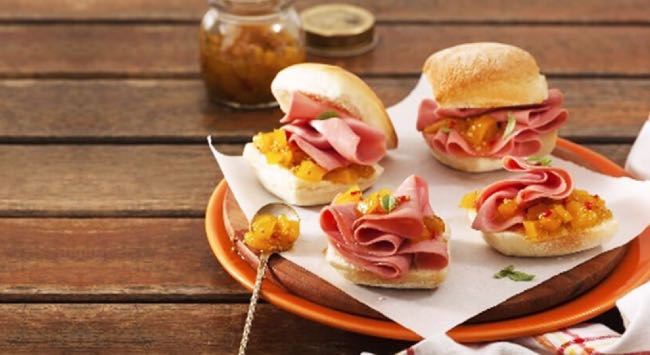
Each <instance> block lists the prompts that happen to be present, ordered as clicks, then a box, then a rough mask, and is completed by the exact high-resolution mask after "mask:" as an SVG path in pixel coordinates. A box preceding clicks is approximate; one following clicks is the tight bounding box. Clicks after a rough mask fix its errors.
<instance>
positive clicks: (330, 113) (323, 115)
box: [316, 111, 340, 120]
mask: <svg viewBox="0 0 650 355" xmlns="http://www.w3.org/2000/svg"><path fill="white" fill-rule="evenodd" d="M339 116H340V115H339V114H338V113H336V112H334V111H325V112H321V113H320V114H318V116H316V119H317V120H326V119H328V118H332V117H339Z"/></svg>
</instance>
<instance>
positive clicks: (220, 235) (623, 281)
mask: <svg viewBox="0 0 650 355" xmlns="http://www.w3.org/2000/svg"><path fill="white" fill-rule="evenodd" d="M558 146H561V147H563V148H565V149H567V150H569V151H571V152H573V153H575V154H577V155H578V156H580V157H581V158H582V159H584V161H587V162H589V163H591V164H592V165H593V166H595V167H597V168H598V169H599V170H600V171H602V172H603V173H605V174H609V175H612V176H624V175H626V173H625V171H624V170H623V169H621V167H619V166H618V165H616V164H615V163H614V162H612V161H610V160H608V159H607V158H605V157H603V156H601V155H599V154H598V153H595V152H593V151H591V150H589V149H587V148H584V147H582V146H579V145H577V144H574V143H571V142H569V141H567V140H564V139H559V140H558ZM226 189H227V185H226V182H225V180H224V181H221V182H220V183H219V185H218V186H217V188H216V189H215V190H214V193H213V194H212V197H211V198H210V202H209V203H208V208H207V211H206V218H205V228H206V232H207V235H208V241H209V242H210V247H211V248H212V251H213V252H214V254H215V255H216V256H217V259H218V260H219V262H220V263H221V265H222V266H223V267H224V269H226V271H227V272H228V273H229V274H230V275H231V276H232V277H233V278H234V279H235V280H237V282H239V283H240V284H242V285H243V286H245V287H246V288H248V289H249V290H251V289H252V288H253V284H254V283H255V270H253V269H252V268H251V267H250V266H249V265H248V264H247V263H246V262H245V261H244V260H242V259H241V258H240V257H239V255H237V253H236V252H235V251H234V248H233V244H232V242H231V241H230V239H229V237H228V234H227V233H226V230H225V227H224V221H223V199H224V195H225V192H226ZM649 277H650V228H648V229H646V230H645V231H644V232H643V233H641V234H640V235H639V236H638V237H637V238H636V239H634V240H633V241H631V242H630V243H629V247H628V251H627V253H626V255H625V256H624V257H623V260H622V261H621V262H620V264H619V265H618V266H617V267H616V269H614V271H613V272H612V273H611V274H610V275H609V276H608V277H607V278H606V279H605V280H603V281H602V282H601V283H600V284H598V285H597V286H596V287H594V288H593V289H591V290H590V291H588V292H587V293H585V294H583V295H581V296H580V297H578V298H575V299H573V300H572V301H569V302H567V303H564V304H561V305H559V306H557V307H554V308H551V309H548V310H546V311H543V312H539V313H535V314H532V315H528V316H524V317H520V318H514V319H510V320H504V321H498V322H489V323H481V324H471V325H459V326H457V327H455V328H453V329H451V330H450V331H449V332H448V334H449V336H451V337H452V338H453V339H455V340H456V341H459V342H478V341H492V340H502V339H508V338H515V337H520V336H526V335H533V334H540V333H545V332H549V331H553V330H557V329H560V328H564V327H568V326H571V325H573V324H577V323H580V322H582V321H585V320H587V319H590V318H592V317H594V316H596V315H598V314H601V313H603V312H605V311H606V310H608V309H610V308H612V307H613V306H614V303H615V302H616V300H618V299H619V298H621V297H622V296H623V295H625V294H626V293H627V292H629V291H630V290H632V289H634V288H635V287H637V286H639V285H641V284H642V283H643V282H644V281H645V280H647V279H648V278H649ZM262 296H263V297H264V298H265V299H266V300H268V301H269V302H271V303H272V304H274V305H276V306H277V307H279V308H282V309H284V310H286V311H289V312H291V313H295V314H297V315H299V316H302V317H305V318H307V319H311V320H313V321H316V322H319V323H323V324H327V325H329V326H332V327H336V328H340V329H345V330H348V331H352V332H357V333H362V334H367V335H373V336H378V337H384V338H392V339H400V340H420V339H422V338H421V337H420V336H419V335H417V334H415V333H413V332H412V331H410V330H408V329H406V328H404V327H402V326H401V325H399V324H397V323H395V322H392V321H387V320H378V319H372V318H366V317H362V316H357V315H352V314H348V313H344V312H341V311H337V310H334V309H331V308H327V307H324V306H321V305H318V304H315V303H313V302H310V301H307V300H305V299H302V298H300V297H298V296H296V295H293V294H291V293H289V292H287V291H286V290H284V289H283V288H282V287H280V286H278V285H276V284H274V283H272V282H268V281H267V282H265V283H264V285H263V287H262Z"/></svg>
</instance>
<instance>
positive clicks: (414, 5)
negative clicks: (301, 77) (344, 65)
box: [0, 0, 650, 23]
mask: <svg viewBox="0 0 650 355" xmlns="http://www.w3.org/2000/svg"><path fill="white" fill-rule="evenodd" d="M322 2H323V1H322V0H302V1H298V2H297V4H296V5H297V7H298V8H299V9H304V8H307V7H309V6H312V5H314V4H318V3H322ZM347 3H352V4H357V5H360V6H363V7H365V8H367V9H369V10H370V11H372V12H373V13H374V14H375V16H376V17H377V19H378V20H379V21H383V22H386V21H422V22H499V23H512V22H515V23H520V22H560V23H566V22H568V23H585V22H594V21H597V22H608V23H611V22H614V23H616V22H648V21H650V9H649V8H648V6H647V3H646V2H644V1H643V0H622V1H621V0H619V1H616V2H613V1H607V0H596V1H589V2H585V1H580V0H568V1H563V2H562V5H561V6H558V4H557V2H555V1H552V0H536V1H526V2H522V1H518V0H489V1H481V2H476V1H471V0H458V1H435V2H431V1H430V0H409V1H397V0H352V1H347ZM206 9H207V5H206V2H205V1H204V0H186V1H177V0H165V1H155V0H113V1H102V0H51V1H48V2H42V1H38V0H4V2H3V11H2V12H0V20H5V21H16V20H32V21H39V20H85V21H88V20H118V21H120V20H122V21H124V20H127V21H198V20H199V19H200V17H201V16H202V14H203V13H204V12H205V11H206Z"/></svg>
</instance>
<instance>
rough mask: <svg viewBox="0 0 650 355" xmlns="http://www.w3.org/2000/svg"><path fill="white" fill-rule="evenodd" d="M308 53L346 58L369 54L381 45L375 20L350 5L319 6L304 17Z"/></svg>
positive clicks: (310, 9)
mask: <svg viewBox="0 0 650 355" xmlns="http://www.w3.org/2000/svg"><path fill="white" fill-rule="evenodd" d="M300 17H301V20H302V27H303V29H304V30H305V40H306V42H307V50H308V51H309V52H310V53H313V54H316V55H323V56H332V57H343V56H352V55H358V54H361V53H365V52H367V51H369V50H371V49H372V48H373V47H374V46H375V44H377V36H376V34H375V17H374V16H373V14H372V13H370V12H369V11H368V10H366V9H364V8H361V7H358V6H353V5H348V4H326V5H318V6H314V7H311V8H308V9H306V10H304V11H303V12H302V13H301V14H300Z"/></svg>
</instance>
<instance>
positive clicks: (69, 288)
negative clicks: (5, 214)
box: [0, 218, 249, 302]
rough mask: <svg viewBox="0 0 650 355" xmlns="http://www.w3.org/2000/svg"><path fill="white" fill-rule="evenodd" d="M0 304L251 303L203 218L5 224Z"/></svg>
mask: <svg viewBox="0 0 650 355" xmlns="http://www.w3.org/2000/svg"><path fill="white" fill-rule="evenodd" d="M0 231H2V232H0V244H1V245H3V246H4V247H3V248H0V301H1V302H53V301H57V302H60V301H65V302H71V301H82V302H139V301H147V302H152V301H153V302H160V301H165V302H168V301H213V302H214V301H228V302H231V301H240V302H241V301H243V302H245V301H247V299H248V297H249V296H248V293H247V292H246V291H245V289H244V288H243V287H241V286H239V285H238V284H236V282H235V281H234V280H233V279H232V278H231V277H230V276H229V275H228V274H227V273H226V272H225V271H224V270H223V269H222V268H221V266H220V265H219V263H218V262H217V260H216V259H215V257H214V255H213V254H212V251H211V250H210V248H209V246H208V243H207V240H206V237H205V227H204V222H203V219H202V218H190V219H187V218H174V219H169V218H146V219H139V218H121V219H112V218H99V219H85V218H83V219H67V218H45V219H43V218H36V219H33V218H4V219H0Z"/></svg>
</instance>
